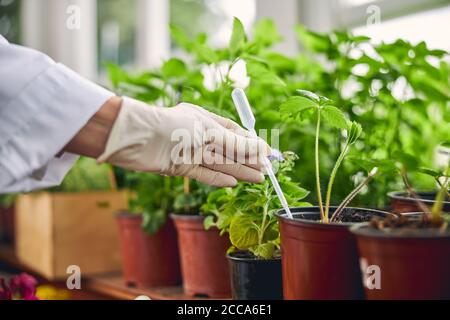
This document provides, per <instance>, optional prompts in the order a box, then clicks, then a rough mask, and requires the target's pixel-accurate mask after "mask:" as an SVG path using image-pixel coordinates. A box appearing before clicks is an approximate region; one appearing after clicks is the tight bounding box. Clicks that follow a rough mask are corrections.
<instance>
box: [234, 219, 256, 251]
mask: <svg viewBox="0 0 450 320" xmlns="http://www.w3.org/2000/svg"><path fill="white" fill-rule="evenodd" d="M229 233H230V241H231V243H232V244H233V245H234V246H235V247H236V248H238V249H247V248H249V247H251V246H254V245H256V244H258V231H257V230H256V228H255V225H254V224H253V220H252V219H251V218H249V217H248V216H244V215H239V216H236V217H234V218H233V220H232V221H231V224H230V230H229Z"/></svg>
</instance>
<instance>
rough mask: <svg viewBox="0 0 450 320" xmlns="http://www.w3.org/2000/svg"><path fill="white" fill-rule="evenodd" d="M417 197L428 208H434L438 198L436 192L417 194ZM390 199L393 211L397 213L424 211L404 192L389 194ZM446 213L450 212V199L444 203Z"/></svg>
mask: <svg viewBox="0 0 450 320" xmlns="http://www.w3.org/2000/svg"><path fill="white" fill-rule="evenodd" d="M417 195H418V196H419V197H420V199H421V200H422V202H423V203H425V204H426V205H427V206H428V207H430V208H431V207H432V206H433V204H434V202H435V201H434V199H435V198H436V192H435V191H431V192H417ZM388 197H389V199H391V207H392V211H393V212H396V213H403V212H419V211H422V210H421V209H420V207H419V206H418V205H417V202H416V201H415V199H414V198H411V197H409V196H408V194H407V193H406V192H402V191H394V192H389V193H388ZM444 211H445V212H450V199H447V200H446V201H445V202H444Z"/></svg>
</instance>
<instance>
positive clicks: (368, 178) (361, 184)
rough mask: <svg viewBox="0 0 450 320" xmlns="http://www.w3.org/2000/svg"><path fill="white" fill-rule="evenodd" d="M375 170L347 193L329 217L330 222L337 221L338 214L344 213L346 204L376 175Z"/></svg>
mask: <svg viewBox="0 0 450 320" xmlns="http://www.w3.org/2000/svg"><path fill="white" fill-rule="evenodd" d="M377 170H378V169H377V168H376V167H375V168H373V169H372V170H371V171H370V172H369V174H368V175H367V177H366V178H365V179H364V180H363V181H362V182H361V183H360V184H359V185H358V186H357V187H356V188H355V189H353V191H352V192H350V193H349V195H348V196H347V197H345V199H344V200H343V201H342V203H341V204H340V205H339V206H338V207H337V209H336V211H335V212H334V213H333V215H332V216H331V220H330V221H332V222H334V221H337V220H338V218H339V216H340V214H341V213H342V212H343V211H344V209H345V208H346V207H347V206H348V204H349V203H350V202H351V201H352V200H353V199H354V198H355V197H356V196H357V195H358V193H360V192H361V190H362V189H363V188H364V187H365V186H366V185H367V184H368V183H369V181H370V180H371V179H372V178H373V177H374V176H375V175H376V174H377Z"/></svg>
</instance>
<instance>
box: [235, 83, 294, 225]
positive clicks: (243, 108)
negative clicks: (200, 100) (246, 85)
mask: <svg viewBox="0 0 450 320" xmlns="http://www.w3.org/2000/svg"><path fill="white" fill-rule="evenodd" d="M231 97H232V98H233V102H234V105H235V107H236V110H237V112H238V114H239V118H240V119H241V123H242V125H243V126H244V127H245V128H246V129H247V130H248V131H249V132H250V133H251V134H252V135H253V136H254V137H257V134H256V131H255V123H256V120H255V116H254V115H253V112H252V108H251V107H250V104H249V103H248V100H247V96H246V95H245V92H244V90H242V89H241V88H236V89H234V90H233V92H232V93H231ZM264 167H265V169H266V172H267V174H268V175H269V178H270V181H271V182H272V185H273V188H274V189H275V192H276V193H277V196H278V199H280V202H281V205H282V206H283V209H284V211H285V212H286V213H287V215H288V217H289V218H291V219H292V213H291V210H289V206H288V203H287V201H286V198H285V197H284V194H283V191H281V187H280V184H279V183H278V180H277V178H276V177H275V173H274V172H273V168H272V163H271V162H270V160H269V159H268V158H265V159H264Z"/></svg>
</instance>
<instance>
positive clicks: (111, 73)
mask: <svg viewBox="0 0 450 320" xmlns="http://www.w3.org/2000/svg"><path fill="white" fill-rule="evenodd" d="M105 65H106V70H107V71H108V77H109V80H111V83H112V85H113V87H114V88H117V87H118V86H119V83H120V82H124V81H126V80H127V79H128V74H127V73H126V72H125V71H124V70H123V69H122V68H120V67H119V66H118V65H116V64H114V63H110V62H106V63H105Z"/></svg>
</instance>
